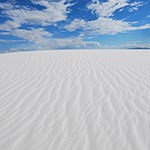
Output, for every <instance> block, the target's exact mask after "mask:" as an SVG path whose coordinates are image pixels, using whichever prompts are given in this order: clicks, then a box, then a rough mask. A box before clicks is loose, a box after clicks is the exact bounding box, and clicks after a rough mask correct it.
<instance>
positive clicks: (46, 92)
mask: <svg viewBox="0 0 150 150" xmlns="http://www.w3.org/2000/svg"><path fill="white" fill-rule="evenodd" d="M149 149H150V51H146V50H141V51H139V50H137V51H136V50H133V51H132V50H127V51H125V50H116V51H114V50H113V51H111V50H110V51H107V50H100V51H98V50H97V51H96V50H90V51H88V50H83V51H80V50H78V51H34V52H17V53H9V54H1V55H0V150H149Z"/></svg>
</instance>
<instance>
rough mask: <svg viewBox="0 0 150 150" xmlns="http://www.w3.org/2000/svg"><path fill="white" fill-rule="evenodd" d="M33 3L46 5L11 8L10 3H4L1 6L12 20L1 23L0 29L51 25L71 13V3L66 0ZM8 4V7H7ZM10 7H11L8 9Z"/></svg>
mask: <svg viewBox="0 0 150 150" xmlns="http://www.w3.org/2000/svg"><path fill="white" fill-rule="evenodd" d="M31 2H32V3H34V4H36V5H37V4H38V5H40V6H43V7H45V9H43V10H38V9H31V8H27V7H19V6H18V7H17V8H13V9H11V7H10V6H11V4H10V6H7V5H8V4H5V3H3V4H2V5H1V7H2V8H3V9H5V10H4V11H3V14H4V15H6V16H7V17H8V18H9V19H10V20H9V21H6V22H5V23H4V24H1V25H0V30H11V29H14V28H18V27H20V26H21V25H22V24H32V25H33V24H38V25H42V26H45V25H50V24H53V23H56V22H59V21H63V20H66V19H67V14H68V13H69V11H68V7H69V6H71V5H72V4H71V3H66V0H60V1H47V0H38V1H37V0H31ZM5 5H6V8H5ZM8 7H9V8H10V9H8Z"/></svg>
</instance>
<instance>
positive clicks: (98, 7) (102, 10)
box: [88, 0, 143, 17]
mask: <svg viewBox="0 0 150 150" xmlns="http://www.w3.org/2000/svg"><path fill="white" fill-rule="evenodd" d="M92 2H93V3H91V4H90V5H88V9H90V10H92V12H93V13H96V14H97V15H98V16H101V17H110V16H113V15H114V12H115V11H116V10H119V9H120V10H121V11H122V10H123V8H124V7H126V6H129V7H130V11H133V10H138V7H140V6H143V3H142V2H136V1H135V2H133V3H129V0H108V1H107V2H103V3H102V2H100V1H99V0H93V1H92Z"/></svg>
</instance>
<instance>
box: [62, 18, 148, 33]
mask: <svg viewBox="0 0 150 150" xmlns="http://www.w3.org/2000/svg"><path fill="white" fill-rule="evenodd" d="M65 28H66V29H67V30H68V31H75V30H76V29H80V28H82V29H83V30H85V31H88V30H91V31H92V33H94V34H110V35H114V34H117V33H120V32H126V31H129V30H142V29H149V28H150V24H146V25H143V26H139V27H134V26H132V24H131V23H128V22H125V21H123V20H114V19H112V18H104V17H100V18H98V19H96V20H94V21H87V22H86V21H84V20H79V19H75V20H74V21H72V22H71V24H69V25H67V26H66V27H65Z"/></svg>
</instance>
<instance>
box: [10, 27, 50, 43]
mask: <svg viewBox="0 0 150 150" xmlns="http://www.w3.org/2000/svg"><path fill="white" fill-rule="evenodd" d="M9 34H10V35H13V36H17V37H19V38H22V39H25V40H28V41H30V42H34V43H38V42H40V41H43V40H46V39H47V38H50V37H51V36H52V34H51V33H49V32H47V31H45V30H44V29H42V28H37V29H31V30H25V29H15V30H12V31H10V33H9Z"/></svg>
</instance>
